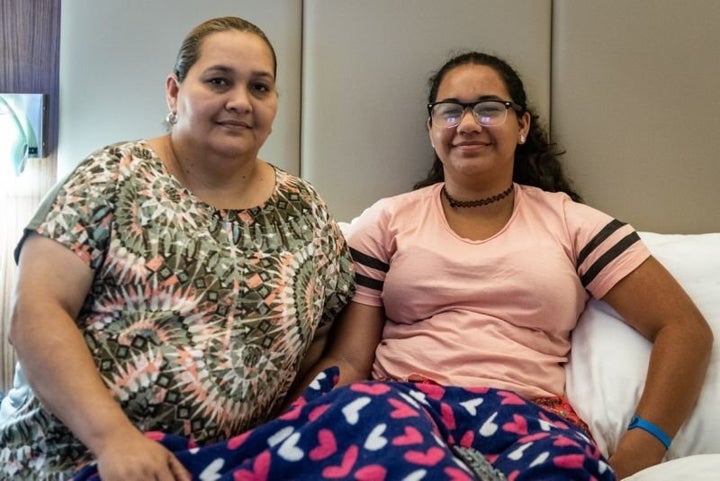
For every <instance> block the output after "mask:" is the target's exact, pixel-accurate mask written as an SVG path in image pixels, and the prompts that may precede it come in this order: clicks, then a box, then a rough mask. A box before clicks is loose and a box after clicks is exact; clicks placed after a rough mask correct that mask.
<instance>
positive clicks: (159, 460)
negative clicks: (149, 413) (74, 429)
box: [95, 428, 192, 481]
mask: <svg viewBox="0 0 720 481" xmlns="http://www.w3.org/2000/svg"><path fill="white" fill-rule="evenodd" d="M95 455H96V457H97V467H98V474H99V475H100V479H102V481H135V480H137V481H145V480H148V479H151V480H155V481H190V480H191V479H192V477H191V476H190V473H189V472H188V471H187V470H186V469H185V467H184V466H183V465H182V464H181V463H180V461H178V460H177V458H176V457H175V456H173V454H172V453H171V452H170V451H168V450H167V449H165V447H163V446H162V445H161V444H160V443H157V442H155V441H153V440H151V439H149V438H147V437H146V436H144V435H143V434H142V433H140V432H139V431H137V430H135V429H134V428H133V429H132V431H129V432H122V431H118V432H117V433H116V434H114V435H113V436H112V438H111V439H108V440H106V441H105V442H104V443H103V447H102V450H101V451H99V452H96V453H95Z"/></svg>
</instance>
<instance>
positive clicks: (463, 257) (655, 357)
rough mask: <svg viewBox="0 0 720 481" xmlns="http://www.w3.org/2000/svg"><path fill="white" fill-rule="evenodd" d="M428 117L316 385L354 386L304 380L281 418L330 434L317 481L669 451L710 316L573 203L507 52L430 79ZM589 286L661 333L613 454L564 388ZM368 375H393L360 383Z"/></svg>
mask: <svg viewBox="0 0 720 481" xmlns="http://www.w3.org/2000/svg"><path fill="white" fill-rule="evenodd" d="M428 112H429V119H428V122H427V127H428V133H429V138H430V143H431V144H432V146H433V148H434V150H435V153H436V161H435V164H434V166H433V168H432V170H431V172H430V175H429V176H428V178H427V179H426V180H424V181H422V182H420V183H419V184H418V186H417V187H418V188H417V190H415V191H413V192H410V193H406V194H402V195H399V196H395V197H392V198H388V199H382V200H380V201H378V202H377V203H376V204H375V205H373V206H372V207H370V208H369V209H367V210H366V211H365V212H364V213H363V214H362V215H361V216H360V218H359V219H357V220H356V221H354V222H353V224H352V226H351V228H350V232H349V233H348V234H347V238H348V243H349V245H350V247H351V251H352V252H353V258H354V260H355V262H356V273H357V274H356V281H357V284H358V287H357V293H356V294H355V296H354V298H353V301H352V302H351V303H350V304H349V305H348V306H347V307H346V308H345V309H344V311H343V313H342V314H341V316H340V319H339V320H338V322H336V323H335V324H334V327H333V333H332V337H331V339H332V341H331V342H330V343H329V345H328V349H327V350H326V353H325V356H324V358H323V359H322V360H321V361H320V362H319V363H318V365H317V366H316V367H315V368H314V370H313V371H312V372H311V373H310V374H309V377H308V378H306V379H307V380H309V379H311V377H312V375H313V374H315V373H320V378H327V374H328V371H324V372H321V371H323V370H324V369H325V370H326V369H327V368H328V367H330V366H337V367H338V368H339V373H335V375H336V376H337V379H336V381H337V384H338V385H344V384H347V385H348V386H347V387H345V388H341V389H334V390H333V391H332V392H331V393H329V394H328V395H326V396H321V397H319V398H317V399H316V400H313V401H308V400H307V399H306V398H307V397H310V396H315V394H313V393H316V392H317V391H316V390H314V389H310V390H309V391H306V398H303V400H301V402H300V403H298V404H296V405H295V408H294V410H293V411H291V413H293V414H292V415H290V414H288V415H287V417H288V418H292V421H283V420H280V421H278V423H277V424H276V426H275V429H276V430H277V429H280V428H282V427H283V424H282V423H285V424H288V423H292V424H291V426H292V427H293V428H294V429H295V430H296V433H297V436H298V437H299V439H304V440H306V441H305V442H306V443H309V444H305V445H303V446H302V447H304V449H305V451H306V452H314V450H317V449H320V448H324V447H326V446H327V445H328V444H330V443H329V441H328V440H332V441H333V442H334V444H332V446H333V447H334V453H337V454H335V455H334V457H327V459H326V460H323V463H327V464H326V467H323V464H317V463H315V464H312V463H309V465H308V466H307V467H305V469H303V470H302V472H303V473H308V474H307V478H306V479H312V474H311V473H313V472H314V473H319V474H322V473H323V469H328V468H327V466H330V467H332V466H335V465H337V466H339V467H346V468H348V472H352V473H354V474H355V475H357V474H358V473H359V472H361V470H366V469H375V470H376V471H377V470H378V469H379V468H378V466H381V467H382V468H383V469H384V470H385V471H384V472H383V475H384V476H385V475H386V476H387V479H400V478H403V477H404V476H412V475H414V473H419V472H421V471H422V472H424V473H425V474H428V475H430V476H434V477H433V478H432V479H461V474H459V473H458V472H457V469H458V465H459V464H465V465H467V466H471V467H472V469H471V470H472V471H473V472H474V473H475V474H476V475H479V476H481V477H482V476H483V475H481V474H480V471H478V469H477V466H476V465H477V464H478V459H480V458H484V459H485V460H487V461H490V462H492V465H493V468H494V469H496V470H497V471H499V472H500V473H497V474H498V475H501V476H505V477H507V478H508V479H515V480H537V479H543V480H549V479H557V480H568V479H603V480H612V479H615V478H616V476H617V477H618V478H623V477H626V476H628V475H630V474H632V473H635V472H637V471H639V470H641V469H643V468H644V467H647V466H651V465H653V464H656V463H658V462H660V461H661V460H662V458H663V456H664V454H665V451H666V449H667V446H668V444H669V442H670V440H671V438H672V436H673V435H674V434H675V433H676V432H677V431H678V429H679V428H680V426H681V424H682V423H683V421H684V420H685V419H686V417H687V416H688V415H689V413H690V410H691V408H692V406H693V404H694V402H695V400H696V399H697V397H698V394H699V391H700V388H701V385H702V381H703V378H704V374H705V371H706V368H707V365H708V361H709V357H710V349H711V345H712V333H711V331H710V329H709V327H708V325H707V323H706V322H705V320H704V319H703V317H702V315H701V314H700V312H699V311H698V310H697V308H696V307H695V306H694V304H693V303H692V301H691V300H690V298H689V297H688V296H687V295H686V294H685V293H684V291H683V290H682V288H681V287H680V286H679V285H678V283H677V282H676V281H675V280H674V279H673V278H672V277H671V275H670V274H669V273H668V272H667V271H666V270H665V269H664V268H663V267H662V266H661V265H660V264H659V263H658V261H657V260H655V259H654V258H653V257H652V256H651V255H650V253H649V251H648V249H647V248H646V246H645V245H644V244H643V243H642V241H641V240H640V238H639V236H638V235H637V233H636V232H635V231H634V230H633V229H632V227H630V226H629V225H627V224H624V223H622V222H619V221H617V220H615V219H613V218H612V217H610V216H608V215H606V214H604V213H602V212H599V211H597V210H596V209H593V208H591V207H589V206H586V205H583V204H581V203H579V202H577V200H579V196H578V195H577V194H576V193H575V192H573V191H572V189H571V187H570V185H569V183H568V181H567V180H566V179H565V177H564V175H563V172H562V169H561V166H560V163H559V161H558V158H557V156H558V153H557V152H556V149H555V146H554V145H553V144H551V143H549V142H548V140H547V137H546V135H545V133H544V132H543V130H542V129H541V128H540V125H539V124H538V121H537V120H538V119H537V117H536V116H535V115H533V114H532V112H531V111H530V110H529V107H528V103H527V99H526V95H525V91H524V88H523V84H522V82H521V80H520V78H519V76H518V75H517V73H516V72H515V71H514V70H513V69H512V68H511V67H510V66H509V65H508V64H507V63H506V62H504V61H502V60H501V59H499V58H497V57H494V56H490V55H486V54H482V53H476V52H471V53H467V54H463V55H460V56H457V57H455V58H453V59H451V60H450V61H449V62H447V63H446V64H445V65H444V66H443V67H442V68H441V69H440V70H439V71H438V72H437V74H436V75H434V76H433V78H432V79H431V88H430V95H429V98H428ZM590 296H593V297H596V298H599V299H603V300H605V301H607V302H608V303H609V304H610V305H611V306H613V307H614V308H615V309H616V310H617V311H618V312H619V313H620V314H621V315H622V316H623V317H624V318H625V319H626V320H627V322H628V323H629V324H630V325H631V326H633V327H634V328H635V329H637V330H638V331H639V332H640V333H641V334H643V335H644V336H645V337H647V338H648V339H649V340H650V341H652V342H653V352H652V358H651V362H650V366H649V370H648V377H647V383H646V387H645V389H644V392H643V395H642V398H641V400H640V402H639V404H638V406H637V407H636V412H637V415H638V419H639V421H637V422H634V423H632V424H631V425H630V426H629V429H628V431H627V433H626V434H625V436H624V437H623V439H622V440H621V442H620V444H619V446H618V449H617V452H615V453H613V454H612V456H611V457H610V459H609V464H608V462H607V461H606V460H604V459H603V458H602V456H601V454H600V451H599V449H598V448H597V446H596V445H595V443H594V442H593V441H592V437H591V435H590V433H589V432H588V431H587V429H586V427H585V426H584V424H583V422H582V421H581V420H580V419H579V418H578V417H577V415H576V414H575V412H574V411H573V409H572V406H570V404H569V402H568V401H567V399H565V397H564V393H565V391H564V389H565V375H564V370H563V364H564V363H565V362H566V361H567V358H568V353H569V349H570V334H571V332H572V330H573V329H574V327H575V325H576V323H577V320H578V317H579V315H580V314H581V312H582V310H583V309H584V306H585V303H586V301H587V300H588V299H589V297H590ZM368 376H370V377H372V378H373V379H375V380H379V381H385V382H371V383H358V382H356V381H359V380H363V379H366V378H367V377H368ZM316 381H317V379H316ZM387 381H390V382H387ZM306 382H307V381H306ZM314 384H316V382H314V383H313V384H311V388H312V387H313V385H314ZM320 407H322V408H323V411H322V412H323V414H322V421H321V420H317V421H315V422H314V419H315V416H314V415H313V414H312V413H313V412H314V411H315V410H317V409H320ZM353 421H354V422H355V423H354V424H353ZM350 425H352V426H351V427H350V428H349V426H350ZM288 429H289V428H288ZM251 438H252V436H251ZM379 438H383V439H385V440H386V441H387V442H386V443H385V444H384V445H383V449H381V450H377V451H372V447H373V446H376V445H377V443H373V442H371V441H377V440H378V439H379ZM308 440H309V441H308ZM270 455H271V459H272V461H275V459H276V458H278V457H280V458H281V457H282V456H281V453H276V452H275V451H273V450H270ZM258 459H259V458H258ZM453 463H455V464H453ZM270 464H271V466H272V463H270ZM313 470H315V471H313ZM453 470H455V471H453ZM298 471H299V470H298ZM275 473H276V472H274V471H271V475H272V474H275ZM464 473H465V475H467V469H466V470H465V471H464ZM348 476H349V475H348ZM482 479H485V478H482Z"/></svg>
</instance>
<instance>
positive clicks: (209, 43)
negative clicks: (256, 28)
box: [166, 30, 278, 158]
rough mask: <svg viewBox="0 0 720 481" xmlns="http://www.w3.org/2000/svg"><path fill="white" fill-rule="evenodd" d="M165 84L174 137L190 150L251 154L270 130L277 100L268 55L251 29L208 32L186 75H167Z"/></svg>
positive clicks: (271, 66) (260, 145) (264, 45)
mask: <svg viewBox="0 0 720 481" xmlns="http://www.w3.org/2000/svg"><path fill="white" fill-rule="evenodd" d="M166 87H167V96H168V104H169V107H170V110H171V111H172V112H176V113H177V123H176V124H175V125H174V126H173V136H174V137H175V138H177V139H179V140H181V142H182V143H184V144H185V145H187V146H190V148H192V149H198V150H200V151H202V152H205V153H208V154H215V155H221V156H227V157H237V156H250V157H252V158H255V157H256V156H257V153H258V151H259V150H260V147H262V145H263V143H264V142H265V140H266V139H267V137H268V135H270V132H271V130H272V122H273V119H274V118H275V114H276V112H277V101H278V95H277V91H276V90H275V77H274V75H273V57H272V52H271V51H270V49H269V47H268V46H267V44H266V43H265V42H264V41H263V40H262V39H261V38H260V37H258V36H256V35H254V34H252V33H248V32H240V31H236V30H230V31H225V32H217V33H212V34H210V35H208V36H207V37H205V39H203V40H202V42H201V44H200V52H199V55H198V59H197V61H196V62H195V64H194V65H193V66H192V67H190V69H189V70H188V73H187V76H186V78H185V80H184V81H183V82H182V83H178V81H177V78H176V77H175V76H174V75H171V76H170V77H168V80H167V86H166Z"/></svg>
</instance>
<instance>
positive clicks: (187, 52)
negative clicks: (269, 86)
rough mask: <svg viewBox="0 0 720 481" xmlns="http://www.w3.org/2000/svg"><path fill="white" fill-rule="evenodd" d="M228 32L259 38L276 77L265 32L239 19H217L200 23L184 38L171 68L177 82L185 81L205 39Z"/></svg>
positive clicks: (275, 67) (275, 60)
mask: <svg viewBox="0 0 720 481" xmlns="http://www.w3.org/2000/svg"><path fill="white" fill-rule="evenodd" d="M228 30H237V31H238V32H248V33H252V34H254V35H257V36H258V37H260V38H261V39H262V40H263V41H264V42H265V44H266V45H267V46H268V48H269V49H270V53H271V54H272V59H273V76H276V75H277V57H276V55H275V49H274V48H273V46H272V44H271V43H270V40H268V38H267V36H266V35H265V32H263V31H262V30H260V28H259V27H258V26H257V25H255V24H253V23H251V22H248V21H247V20H244V19H242V18H239V17H218V18H212V19H210V20H207V21H205V22H203V23H201V24H200V25H198V26H197V27H195V28H194V29H192V31H191V32H190V33H189V34H188V35H187V36H186V37H185V40H183V43H182V45H181V46H180V50H179V51H178V55H177V59H176V60H175V68H173V72H174V73H175V75H176V76H177V79H178V82H182V81H183V80H185V77H186V76H187V73H188V70H190V68H191V67H192V66H193V65H194V64H195V62H197V59H198V56H199V55H200V45H201V44H202V41H203V40H204V39H205V37H207V36H208V35H210V34H213V33H217V32H227V31H228Z"/></svg>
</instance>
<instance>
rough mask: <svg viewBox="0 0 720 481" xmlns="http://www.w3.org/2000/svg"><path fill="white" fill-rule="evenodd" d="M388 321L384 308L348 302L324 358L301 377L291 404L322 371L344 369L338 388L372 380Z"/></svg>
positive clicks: (335, 323) (331, 336)
mask: <svg viewBox="0 0 720 481" xmlns="http://www.w3.org/2000/svg"><path fill="white" fill-rule="evenodd" d="M384 322H385V315H384V311H383V309H382V308H381V307H373V306H368V305H365V304H359V303H357V302H353V301H351V302H350V303H348V305H346V306H345V308H344V309H343V310H342V312H340V315H339V316H338V318H337V319H336V320H335V322H334V323H333V325H332V328H331V330H330V332H329V334H328V339H327V344H326V345H325V349H324V352H323V355H322V356H321V357H320V359H319V360H318V361H317V362H316V363H315V364H314V365H313V366H312V367H311V368H310V369H309V370H307V371H306V372H300V374H298V381H297V382H296V383H295V385H294V386H293V388H292V389H291V390H290V393H289V394H288V397H287V401H292V400H294V399H295V398H297V397H298V396H299V395H300V394H301V393H302V391H303V389H305V387H307V385H308V384H310V382H311V381H312V380H313V378H314V377H315V376H316V375H317V374H318V373H319V372H321V371H322V370H323V369H326V368H328V367H330V366H337V367H338V368H339V369H340V379H339V381H338V386H342V385H344V384H350V383H352V382H355V381H361V380H365V379H368V378H369V377H370V370H371V368H372V363H373V360H374V359H375V348H377V345H378V343H379V342H380V338H381V336H382V328H383V324H384Z"/></svg>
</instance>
